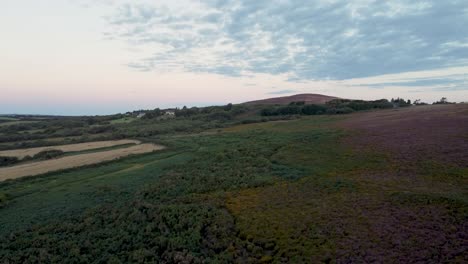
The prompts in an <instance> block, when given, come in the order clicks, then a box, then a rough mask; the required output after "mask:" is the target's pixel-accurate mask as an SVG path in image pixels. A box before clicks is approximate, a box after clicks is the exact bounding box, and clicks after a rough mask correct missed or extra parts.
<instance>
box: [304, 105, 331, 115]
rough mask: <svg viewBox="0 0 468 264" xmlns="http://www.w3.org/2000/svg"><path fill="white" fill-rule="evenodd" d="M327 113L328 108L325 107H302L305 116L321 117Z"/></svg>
mask: <svg viewBox="0 0 468 264" xmlns="http://www.w3.org/2000/svg"><path fill="white" fill-rule="evenodd" d="M326 111H327V108H326V107H325V106H323V105H315V104H310V105H305V106H303V107H302V113H303V114H304V115H320V114H324V113H325V112H326Z"/></svg>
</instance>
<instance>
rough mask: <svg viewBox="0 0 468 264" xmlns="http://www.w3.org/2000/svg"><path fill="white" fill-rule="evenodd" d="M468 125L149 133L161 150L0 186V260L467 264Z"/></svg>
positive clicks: (433, 118)
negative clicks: (419, 263)
mask: <svg viewBox="0 0 468 264" xmlns="http://www.w3.org/2000/svg"><path fill="white" fill-rule="evenodd" d="M467 117H468V105H466V104H460V105H436V106H421V107H419V106H418V107H408V108H400V109H390V110H381V111H371V112H363V113H355V114H350V115H340V116H328V115H323V116H309V117H301V118H299V119H295V120H290V121H285V122H263V123H254V124H245V125H236V126H231V127H228V128H219V129H216V130H212V131H208V132H204V133H200V134H194V133H172V134H161V135H157V134H151V133H148V135H147V136H146V137H145V141H147V142H152V143H155V144H161V145H164V146H167V148H165V149H164V150H161V151H157V152H150V153H146V154H141V155H135V156H131V157H127V158H123V159H119V160H114V161H110V162H106V163H103V164H95V165H92V166H87V167H83V168H77V169H71V170H66V171H58V172H52V173H47V174H43V175H39V176H37V177H26V178H20V179H16V180H7V181H4V182H0V260H2V261H3V262H5V263H25V262H41V263H51V262H59V263H65V262H83V263H109V262H112V263H128V262H139V263H142V262H165V263H181V262H184V263H205V262H214V263H321V262H325V263H352V262H357V263H363V262H377V263H410V262H411V263H412V262H421V263H440V262H447V263H464V262H467V261H468V255H467V254H466V252H468V225H467V223H468V159H467V154H468V148H467V146H466V142H467V141H468V122H467ZM135 122H137V121H135ZM132 124H133V122H132V123H128V124H126V125H128V126H131V125H132ZM137 146H142V145H135V146H134V147H137ZM130 148H131V147H130ZM123 149H124V148H123ZM115 150H120V149H115ZM96 153H98V152H96ZM92 154H95V153H92ZM82 155H87V154H82ZM78 156H80V155H78ZM69 157H73V156H69ZM69 157H63V158H69ZM59 159H60V158H59ZM57 160H58V159H57ZM52 161H55V160H52ZM25 165H26V164H25ZM11 168H14V167H11ZM0 175H3V174H1V171H0Z"/></svg>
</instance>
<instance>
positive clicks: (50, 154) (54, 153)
mask: <svg viewBox="0 0 468 264" xmlns="http://www.w3.org/2000/svg"><path fill="white" fill-rule="evenodd" d="M63 155H64V152H63V151H61V150H57V149H51V150H44V151H41V152H39V153H37V154H36V155H34V156H33V157H32V158H33V159H36V160H49V159H54V158H57V157H60V156H63Z"/></svg>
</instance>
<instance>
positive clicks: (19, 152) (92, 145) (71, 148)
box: [0, 139, 141, 158]
mask: <svg viewBox="0 0 468 264" xmlns="http://www.w3.org/2000/svg"><path fill="white" fill-rule="evenodd" d="M140 143H141V142H140V141H138V140H128V139H122V140H110V141H95V142H86V143H78V144H69V145H57V146H47V147H37V148H29V149H13V150H4V151H0V156H10V157H18V158H24V157H25V156H34V155H36V154H37V153H39V152H42V151H46V150H61V151H63V152H75V151H84V150H91V149H99V148H108V147H113V146H118V145H127V144H135V145H136V144H140Z"/></svg>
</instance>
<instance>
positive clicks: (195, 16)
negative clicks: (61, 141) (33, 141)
mask: <svg viewBox="0 0 468 264" xmlns="http://www.w3.org/2000/svg"><path fill="white" fill-rule="evenodd" d="M466 25H468V1H466V0H444V1H440V0H424V1H417V0H392V1H381V0H255V1H252V0H233V1H221V0H178V1H174V0H171V1H169V0H157V1H156V0H154V1H149V0H133V1H130V0H48V1H35V0H0V114H13V113H16V114H56V115H97V114H112V113H119V112H126V111H131V110H138V109H154V108H156V107H159V108H165V107H176V106H177V107H180V106H183V105H187V106H206V105H216V104H226V103H230V102H231V103H241V102H244V101H249V100H256V99H261V98H268V97H276V96H286V95H293V94H297V93H320V94H325V95H332V96H338V97H342V98H351V99H369V100H370V99H380V98H387V99H390V98H393V97H395V98H396V97H403V98H405V99H411V100H415V99H421V100H422V101H425V102H429V103H430V102H433V101H436V100H438V99H440V98H441V97H447V98H448V100H449V101H456V102H462V101H468V26H466Z"/></svg>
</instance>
